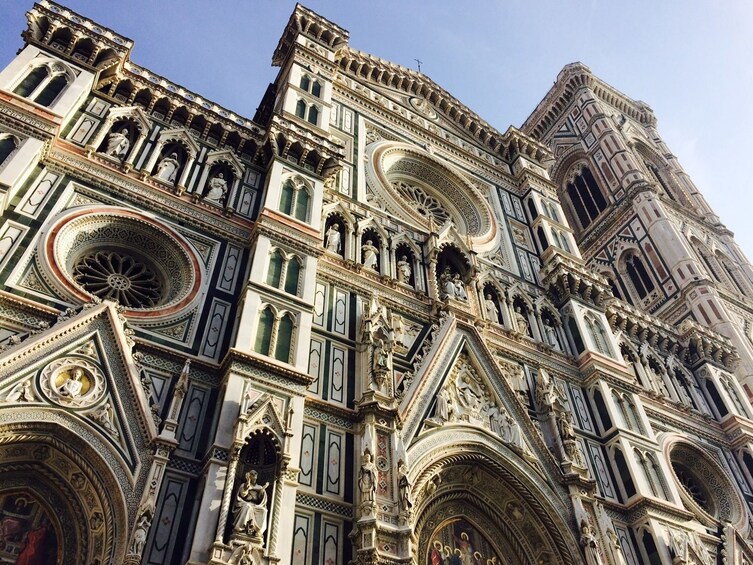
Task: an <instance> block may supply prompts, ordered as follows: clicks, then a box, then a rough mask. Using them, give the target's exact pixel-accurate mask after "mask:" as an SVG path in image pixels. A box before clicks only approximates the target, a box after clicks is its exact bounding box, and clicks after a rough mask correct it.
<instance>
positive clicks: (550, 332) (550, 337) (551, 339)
mask: <svg viewBox="0 0 753 565" xmlns="http://www.w3.org/2000/svg"><path fill="white" fill-rule="evenodd" d="M544 333H545V334H546V342H547V343H548V344H549V345H551V346H552V347H554V349H556V350H558V351H559V349H560V342H559V340H558V339H557V329H556V328H555V327H554V326H553V325H552V322H551V320H549V319H548V318H545V319H544Z"/></svg>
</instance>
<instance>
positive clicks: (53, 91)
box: [34, 75, 68, 106]
mask: <svg viewBox="0 0 753 565" xmlns="http://www.w3.org/2000/svg"><path fill="white" fill-rule="evenodd" d="M67 84H68V79H67V77H66V76H65V75H55V76H54V77H52V79H51V80H50V81H49V82H48V83H47V84H46V85H45V87H44V88H43V89H42V92H40V93H39V94H38V95H37V97H36V98H35V99H34V102H36V103H37V104H39V105H40V106H50V105H52V103H53V102H54V101H55V100H56V99H57V97H58V96H59V95H60V93H61V92H63V89H64V88H65V87H66V85H67Z"/></svg>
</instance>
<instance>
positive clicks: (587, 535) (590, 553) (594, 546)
mask: <svg viewBox="0 0 753 565" xmlns="http://www.w3.org/2000/svg"><path fill="white" fill-rule="evenodd" d="M580 546H581V547H582V548H583V554H584V555H585V556H586V565H602V564H603V562H602V560H601V554H600V553H599V541H598V540H597V539H596V531H595V530H594V528H593V526H592V525H591V524H589V522H588V520H586V519H585V518H583V519H582V520H581V521H580Z"/></svg>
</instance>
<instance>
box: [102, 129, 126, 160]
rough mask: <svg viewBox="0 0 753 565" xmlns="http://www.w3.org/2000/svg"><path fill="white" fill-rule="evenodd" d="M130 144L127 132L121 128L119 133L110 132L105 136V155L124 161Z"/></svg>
mask: <svg viewBox="0 0 753 565" xmlns="http://www.w3.org/2000/svg"><path fill="white" fill-rule="evenodd" d="M130 146H131V142H130V140H129V139H128V130H127V129H126V128H123V129H122V130H121V131H113V132H110V133H109V135H108V136H107V149H105V155H109V156H111V157H117V158H118V159H125V157H126V154H127V153H128V148H129V147H130Z"/></svg>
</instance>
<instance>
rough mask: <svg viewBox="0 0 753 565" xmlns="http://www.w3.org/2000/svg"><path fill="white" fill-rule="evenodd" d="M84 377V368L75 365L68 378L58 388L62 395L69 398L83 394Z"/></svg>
mask: <svg viewBox="0 0 753 565" xmlns="http://www.w3.org/2000/svg"><path fill="white" fill-rule="evenodd" d="M83 378H84V370H83V369H81V368H80V367H75V368H74V369H73V370H72V371H71V372H70V374H69V375H68V378H66V379H65V381H64V382H63V384H62V385H60V388H59V389H58V393H59V394H60V396H67V397H69V398H78V397H79V396H81V390H82V389H83V387H84V383H83V381H82V380H81V379H83Z"/></svg>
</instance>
